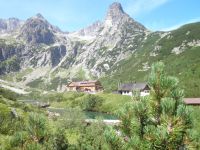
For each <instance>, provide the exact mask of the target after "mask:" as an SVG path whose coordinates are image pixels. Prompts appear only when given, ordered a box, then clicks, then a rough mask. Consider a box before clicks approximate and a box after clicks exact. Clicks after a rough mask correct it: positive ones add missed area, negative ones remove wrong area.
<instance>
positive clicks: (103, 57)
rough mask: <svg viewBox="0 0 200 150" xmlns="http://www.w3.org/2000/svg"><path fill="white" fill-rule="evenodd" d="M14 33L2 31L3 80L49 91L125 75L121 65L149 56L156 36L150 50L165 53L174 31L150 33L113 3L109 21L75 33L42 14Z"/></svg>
mask: <svg viewBox="0 0 200 150" xmlns="http://www.w3.org/2000/svg"><path fill="white" fill-rule="evenodd" d="M1 26H2V28H3V27H4V26H3V25H1V21H0V31H1ZM4 28H5V27H4ZM14 29H16V30H12V32H9V31H8V32H6V30H4V31H3V32H0V74H1V77H2V78H4V79H9V80H12V81H13V82H17V83H19V84H23V85H24V86H30V87H37V88H41V89H49V90H50V89H54V90H61V89H63V86H64V84H66V83H67V82H69V81H71V80H83V79H93V78H104V77H105V76H112V74H115V73H120V70H121V69H120V67H119V66H120V65H121V64H123V62H124V61H125V60H127V59H129V58H134V57H133V56H134V55H137V54H138V53H139V52H140V51H141V52H143V49H144V48H145V47H146V46H145V44H146V42H147V41H149V40H151V38H152V37H153V38H156V39H157V40H154V42H153V43H152V45H151V46H149V47H148V49H149V50H151V53H149V55H152V56H153V55H155V56H156V55H159V54H158V53H157V51H159V49H160V45H159V44H158V43H159V41H160V40H162V39H163V38H166V37H167V36H169V35H170V33H171V32H173V31H171V32H159V31H158V32H152V31H150V30H148V29H147V28H146V27H144V26H143V25H142V24H140V23H139V22H137V21H135V20H134V19H132V18H131V17H130V16H129V15H128V14H126V13H125V12H124V10H123V8H122V6H121V4H120V3H113V4H111V5H110V7H109V8H108V11H107V13H106V15H105V18H104V20H102V21H97V22H95V23H93V24H91V25H90V26H88V27H86V28H83V29H81V30H79V31H75V32H67V33H66V32H63V31H61V30H60V29H59V28H57V27H55V26H53V25H51V24H50V23H49V22H48V21H47V20H46V19H45V18H44V17H43V16H42V15H41V14H36V16H33V17H31V18H29V19H27V20H26V21H24V22H21V23H20V26H17V27H16V28H14ZM187 34H188V35H189V34H190V33H189V31H188V33H187ZM192 34H194V33H192ZM176 36H177V35H176ZM177 37H178V38H180V37H179V36H177ZM168 38H170V37H168ZM181 42H182V43H183V41H181ZM195 42H196V43H195ZM195 42H193V43H190V45H191V44H193V46H195V45H198V41H195ZM182 43H181V44H182ZM181 44H180V45H176V46H174V47H170V49H172V51H173V52H174V54H175V55H178V53H180V54H181V50H180V49H179V48H177V47H178V46H181ZM165 46H166V45H165ZM146 48H147V47H146ZM176 53H177V54H176ZM134 59H135V58H134ZM130 62H131V61H130ZM144 63H146V62H144ZM133 64H134V63H133ZM149 65H150V64H148V63H147V64H144V65H143V66H141V68H140V69H138V70H145V69H146V70H147V71H148V69H149ZM121 67H123V66H122V65H121ZM127 69H128V68H127ZM138 70H134V71H138ZM116 82H118V81H116ZM105 85H106V84H105Z"/></svg>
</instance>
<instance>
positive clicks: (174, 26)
mask: <svg viewBox="0 0 200 150" xmlns="http://www.w3.org/2000/svg"><path fill="white" fill-rule="evenodd" d="M198 21H200V18H195V19H191V20H189V21H185V22H182V23H178V24H175V25H173V26H170V27H166V28H163V29H161V31H171V30H175V29H178V28H180V27H181V26H183V25H185V24H188V23H193V22H198Z"/></svg>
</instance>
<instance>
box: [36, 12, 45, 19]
mask: <svg viewBox="0 0 200 150" xmlns="http://www.w3.org/2000/svg"><path fill="white" fill-rule="evenodd" d="M35 16H36V17H37V18H44V17H43V16H42V14H40V13H37V14H36V15H35Z"/></svg>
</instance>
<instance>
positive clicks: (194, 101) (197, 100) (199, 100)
mask: <svg viewBox="0 0 200 150" xmlns="http://www.w3.org/2000/svg"><path fill="white" fill-rule="evenodd" d="M184 103H185V104H186V105H200V98H184Z"/></svg>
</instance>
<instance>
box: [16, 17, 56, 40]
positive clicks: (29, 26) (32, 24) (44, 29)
mask: <svg viewBox="0 0 200 150" xmlns="http://www.w3.org/2000/svg"><path fill="white" fill-rule="evenodd" d="M19 37H20V38H23V39H24V40H25V41H27V42H28V43H31V44H39V43H44V44H52V43H54V34H53V27H52V25H51V24H49V22H48V21H47V20H46V19H45V18H44V17H43V16H42V15H41V14H37V15H36V16H34V17H31V18H29V19H27V20H26V22H25V23H24V25H23V26H22V28H21V34H20V35H19Z"/></svg>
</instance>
